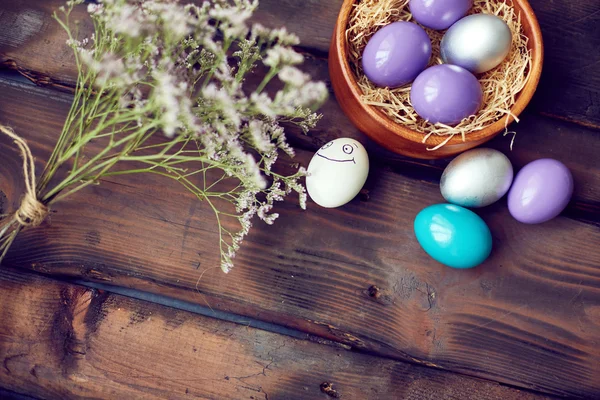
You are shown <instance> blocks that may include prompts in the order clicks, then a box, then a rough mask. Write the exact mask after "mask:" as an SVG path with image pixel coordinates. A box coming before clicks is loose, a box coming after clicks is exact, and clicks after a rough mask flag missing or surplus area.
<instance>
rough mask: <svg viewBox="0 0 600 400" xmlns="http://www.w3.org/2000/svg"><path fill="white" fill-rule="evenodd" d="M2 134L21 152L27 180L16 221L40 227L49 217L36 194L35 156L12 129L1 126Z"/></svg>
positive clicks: (47, 211)
mask: <svg viewBox="0 0 600 400" xmlns="http://www.w3.org/2000/svg"><path fill="white" fill-rule="evenodd" d="M0 132H2V133H4V134H5V135H6V136H8V137H10V138H11V139H12V140H13V141H14V142H15V144H16V145H17V147H19V150H20V151H21V156H22V157H23V176H24V178H25V194H24V195H23V199H22V200H21V206H20V207H19V209H18V210H17V212H16V213H15V219H16V220H17V222H18V223H19V224H21V225H22V226H24V227H26V226H38V225H40V224H41V223H42V222H44V220H45V219H46V217H47V216H48V213H49V210H48V206H46V205H45V204H43V203H42V202H41V201H39V200H38V198H37V195H36V193H35V186H36V182H35V164H34V161H33V155H32V154H31V150H30V149H29V146H27V143H26V142H25V140H23V138H21V137H20V136H19V135H17V134H16V133H15V132H14V131H13V130H12V129H11V128H9V127H7V126H4V125H0Z"/></svg>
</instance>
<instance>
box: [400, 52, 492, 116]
mask: <svg viewBox="0 0 600 400" xmlns="http://www.w3.org/2000/svg"><path fill="white" fill-rule="evenodd" d="M482 99H483V92H482V90H481V85H480V84H479V81H478V80H477V78H475V76H474V75H473V74H472V73H470V72H469V71H467V70H466V69H464V68H461V67H458V66H456V65H447V64H444V65H435V66H433V67H430V68H427V69H426V70H425V71H423V72H421V74H420V75H419V76H418V77H417V79H415V81H414V82H413V85H412V88H411V90H410V101H411V103H412V106H413V108H414V109H415V111H416V112H417V114H419V116H421V117H422V118H424V119H426V120H428V121H429V122H431V123H434V124H435V123H438V122H441V123H443V124H446V125H454V124H457V123H459V122H460V121H461V120H462V119H463V118H466V117H468V116H470V115H473V114H475V113H476V112H477V110H479V107H481V102H482Z"/></svg>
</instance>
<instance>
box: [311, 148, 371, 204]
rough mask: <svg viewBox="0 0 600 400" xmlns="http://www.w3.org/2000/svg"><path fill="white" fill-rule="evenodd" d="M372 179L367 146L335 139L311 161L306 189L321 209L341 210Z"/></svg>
mask: <svg viewBox="0 0 600 400" xmlns="http://www.w3.org/2000/svg"><path fill="white" fill-rule="evenodd" d="M368 175H369V156H368V154H367V151H366V150H365V148H364V147H363V145H362V144H360V143H359V142H357V141H356V140H354V139H349V138H340V139H335V140H332V141H331V142H329V143H327V144H326V145H324V146H323V147H321V148H320V149H319V150H318V151H317V152H316V153H315V155H314V156H313V158H312V160H310V164H309V165H308V176H307V177H306V189H307V190H308V195H309V196H310V198H311V199H312V200H313V201H314V202H315V203H317V204H318V205H320V206H322V207H326V208H334V207H339V206H342V205H344V204H346V203H348V202H349V201H350V200H352V199H353V198H354V197H356V195H357V194H358V193H359V192H360V190H361V189H362V187H363V186H364V184H365V182H366V181H367V176H368Z"/></svg>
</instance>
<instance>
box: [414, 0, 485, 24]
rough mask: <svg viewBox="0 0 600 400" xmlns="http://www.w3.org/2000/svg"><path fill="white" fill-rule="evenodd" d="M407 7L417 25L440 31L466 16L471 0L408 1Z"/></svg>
mask: <svg viewBox="0 0 600 400" xmlns="http://www.w3.org/2000/svg"><path fill="white" fill-rule="evenodd" d="M408 6H409V7H410V12H411V13H412V15H413V18H414V19H415V20H416V21H417V22H418V23H420V24H421V25H423V26H426V27H428V28H431V29H438V30H442V29H448V28H450V26H451V25H452V24H453V23H455V22H456V21H458V20H459V19H461V18H462V17H464V16H465V15H467V13H468V12H469V10H470V9H471V7H472V6H473V0H410V2H409V3H408Z"/></svg>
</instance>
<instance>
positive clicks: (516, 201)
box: [508, 158, 573, 224]
mask: <svg viewBox="0 0 600 400" xmlns="http://www.w3.org/2000/svg"><path fill="white" fill-rule="evenodd" d="M572 195H573V175H571V171H569V169H568V168H567V167H566V166H565V165H564V164H563V163H561V162H560V161H556V160H553V159H551V158H543V159H541V160H536V161H533V162H530V163H529V164H527V165H526V166H524V167H523V169H522V170H521V171H519V173H518V174H517V177H516V178H515V180H514V181H513V185H512V188H511V189H510V192H508V210H509V211H510V214H511V215H512V216H513V217H514V218H515V219H516V220H517V221H520V222H523V223H525V224H539V223H542V222H546V221H549V220H551V219H552V218H554V217H556V216H557V215H558V214H560V213H561V212H562V211H563V210H564V209H565V207H566V206H567V204H569V200H570V199H571V196H572Z"/></svg>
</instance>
